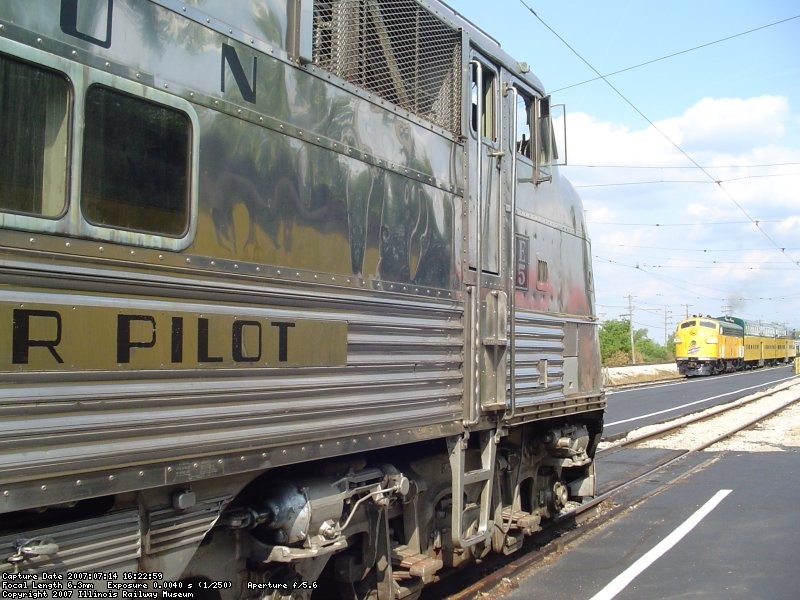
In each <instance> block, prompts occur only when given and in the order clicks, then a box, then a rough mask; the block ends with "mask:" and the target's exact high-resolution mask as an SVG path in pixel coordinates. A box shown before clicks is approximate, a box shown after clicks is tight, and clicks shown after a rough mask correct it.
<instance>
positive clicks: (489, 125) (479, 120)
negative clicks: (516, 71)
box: [470, 64, 497, 141]
mask: <svg viewBox="0 0 800 600" xmlns="http://www.w3.org/2000/svg"><path fill="white" fill-rule="evenodd" d="M470 72H471V73H472V75H471V83H470V103H471V106H472V113H471V114H472V117H471V123H470V125H471V127H472V131H474V132H476V133H479V134H480V136H481V137H482V138H484V139H486V140H488V141H495V140H496V139H497V133H496V127H495V120H496V119H495V117H496V114H497V106H496V101H495V95H496V93H495V81H496V79H497V77H496V75H495V72H494V71H493V70H492V69H490V68H489V67H486V66H485V65H481V67H480V68H478V66H477V65H475V64H473V65H471V70H470Z"/></svg>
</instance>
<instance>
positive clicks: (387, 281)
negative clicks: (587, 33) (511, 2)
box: [0, 0, 605, 600]
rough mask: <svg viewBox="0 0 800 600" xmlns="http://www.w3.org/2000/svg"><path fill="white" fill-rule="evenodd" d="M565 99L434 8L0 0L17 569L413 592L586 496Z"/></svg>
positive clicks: (582, 290) (6, 518)
mask: <svg viewBox="0 0 800 600" xmlns="http://www.w3.org/2000/svg"><path fill="white" fill-rule="evenodd" d="M534 51H535V47H534V46H532V47H531V52H534ZM551 109H552V107H551V105H550V98H549V96H548V95H547V94H546V92H545V88H544V87H543V85H542V83H541V82H540V81H539V80H538V79H537V78H536V77H535V76H534V75H533V74H532V73H531V72H530V70H529V69H528V67H527V65H526V64H525V63H521V62H519V61H518V60H517V59H515V58H513V57H511V56H509V55H508V54H506V53H505V52H504V51H503V49H502V48H501V46H500V44H499V43H498V42H497V41H496V40H494V39H493V38H491V37H489V36H488V35H487V34H486V33H484V32H482V31H481V30H480V29H479V28H477V27H476V26H474V25H473V24H471V23H469V22H468V21H466V20H465V19H463V18H462V17H461V16H460V15H459V14H458V13H456V12H455V11H453V10H452V9H450V8H449V7H447V6H446V5H445V4H443V3H441V2H439V1H438V0H263V1H258V2H198V1H193V2H178V1H176V0H96V1H94V2H79V1H78V0H61V1H60V2H53V1H52V0H5V1H3V2H0V114H2V119H0V139H2V144H0V414H2V419H0V549H2V551H3V552H4V553H5V554H3V556H2V558H3V560H0V573H1V574H2V575H3V578H4V579H5V578H6V575H7V574H11V573H36V572H43V571H45V572H48V573H52V572H55V571H59V572H61V571H67V572H98V573H101V574H102V577H100V579H102V580H108V581H112V582H113V581H115V580H116V581H123V580H124V579H130V580H140V581H150V580H155V581H166V582H170V586H171V587H172V588H176V589H181V588H182V589H183V590H187V589H188V586H189V585H190V584H191V585H192V586H193V587H192V590H193V591H192V593H193V594H194V598H196V599H199V598H200V597H201V596H203V597H206V598H211V599H214V600H229V599H230V600H233V599H235V598H259V599H263V598H272V599H275V598H293V599H298V598H311V597H312V596H314V595H317V594H318V593H319V592H320V591H324V593H325V594H326V595H327V596H330V594H332V593H334V592H336V593H338V594H339V595H340V596H341V597H342V598H348V599H350V598H364V599H366V598H375V599H382V600H389V599H392V600H395V599H402V598H414V597H417V596H418V595H419V594H420V593H421V590H422V587H423V586H424V585H425V584H426V583H429V582H431V581H433V580H434V579H436V578H437V577H439V576H440V574H441V573H442V572H443V571H444V570H446V569H453V568H458V567H461V566H463V565H467V564H469V563H470V561H474V560H475V559H478V558H480V557H483V556H484V555H486V554H487V553H489V552H498V553H511V552H513V551H515V550H518V549H519V548H521V547H522V543H523V539H524V537H525V536H526V535H529V534H532V533H534V532H536V531H537V530H539V529H540V527H541V526H542V524H543V523H546V522H547V521H548V520H551V519H553V518H554V517H555V516H556V515H558V514H561V513H562V512H563V510H564V509H565V507H568V506H571V505H572V504H573V503H574V502H578V501H581V500H582V499H584V498H587V497H590V496H592V495H593V494H594V491H595V471H594V469H595V467H594V464H595V463H594V455H595V450H596V448H597V444H598V443H599V441H600V436H601V432H602V426H603V413H604V409H605V396H604V392H603V390H602V387H601V368H600V359H599V344H598V321H597V318H596V316H595V304H594V284H593V274H592V265H591V262H590V257H591V250H590V244H589V239H588V235H587V232H586V225H585V222H584V211H583V208H582V205H581V202H580V199H579V198H578V196H577V194H576V193H575V191H574V190H573V188H572V187H571V186H570V184H569V183H568V182H567V181H566V180H565V179H564V178H563V177H562V175H561V173H560V172H559V167H558V165H557V164H556V163H557V162H558V161H557V160H556V144H555V140H554V138H555V135H554V131H555V122H556V120H555V119H554V117H553V116H552V114H554V112H555V111H554V109H553V111H552V114H551ZM559 154H560V156H562V157H563V156H564V149H563V147H562V148H560V149H559ZM151 587H152V586H151ZM96 589H97V592H98V593H99V592H102V591H104V586H103V585H101V584H100V583H98V584H96ZM159 589H166V588H165V586H164V585H161V586H160V588H159Z"/></svg>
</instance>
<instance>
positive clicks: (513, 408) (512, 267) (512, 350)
mask: <svg viewBox="0 0 800 600" xmlns="http://www.w3.org/2000/svg"><path fill="white" fill-rule="evenodd" d="M506 93H510V94H511V95H512V102H511V107H512V108H511V127H512V128H513V129H509V142H510V144H511V233H510V235H509V238H510V242H509V243H510V245H511V262H510V263H509V266H508V270H509V284H510V285H509V288H510V289H509V290H508V319H509V323H508V328H509V332H508V344H509V348H508V359H509V363H510V365H509V372H510V377H509V390H508V406H509V408H508V410H506V414H505V417H504V418H505V419H512V418H514V416H515V415H516V413H517V395H516V390H515V386H514V373H515V372H516V366H517V352H516V342H517V336H516V328H515V327H514V322H515V320H516V317H517V310H516V302H515V297H514V296H515V291H516V289H517V281H516V277H517V149H516V127H517V100H518V97H519V93H518V92H517V88H516V86H514V85H509V86H508V87H507V88H506Z"/></svg>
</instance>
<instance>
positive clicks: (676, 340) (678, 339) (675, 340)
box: [672, 337, 681, 344]
mask: <svg viewBox="0 0 800 600" xmlns="http://www.w3.org/2000/svg"><path fill="white" fill-rule="evenodd" d="M672 341H673V342H675V343H676V344H680V343H681V338H679V337H675V338H673V339H672Z"/></svg>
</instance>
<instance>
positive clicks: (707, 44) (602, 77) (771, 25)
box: [523, 2, 800, 94]
mask: <svg viewBox="0 0 800 600" xmlns="http://www.w3.org/2000/svg"><path fill="white" fill-rule="evenodd" d="M523 4H525V3H524V2H523ZM525 6H526V7H527V8H528V10H531V9H530V7H528V6H527V5H525ZM534 14H535V13H534ZM794 19H800V15H795V16H793V17H787V18H786V19H781V20H780V21H774V22H772V23H767V24H766V25H761V26H760V27H754V28H753V29H748V30H747V31H742V32H739V33H735V34H733V35H729V36H726V37H724V38H720V39H718V40H714V41H712V42H706V43H705V44H700V45H699V46H693V47H692V48H686V49H685V50H679V51H678V52H673V53H672V54H667V55H665V56H660V57H658V58H653V59H651V60H647V61H645V62H641V63H639V64H636V65H631V66H629V67H625V68H624V69H619V70H617V71H612V72H611V73H606V74H605V75H600V74H599V73H598V77H592V78H591V79H587V80H585V81H580V82H578V83H573V84H570V85H566V86H564V87H560V88H558V89H557V90H553V91H552V92H551V93H553V94H555V93H556V92H562V91H564V90H569V89H571V88H574V87H578V86H580V85H585V84H587V83H592V82H593V81H597V80H599V79H605V78H606V77H612V76H614V75H619V74H620V73H626V72H628V71H633V70H634V69H638V68H640V67H645V66H647V65H652V64H653V63H657V62H661V61H662V60H668V59H670V58H675V57H676V56H680V55H681V54H688V53H689V52H695V51H697V50H702V49H703V48H708V47H709V46H714V45H716V44H721V43H723V42H727V41H730V40H733V39H736V38H738V37H742V36H744V35H749V34H751V33H755V32H756V31H761V30H762V29H768V28H770V27H775V26H776V25H782V24H783V23H787V22H788V21H792V20H794ZM540 20H541V19H540ZM595 72H596V71H595Z"/></svg>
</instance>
